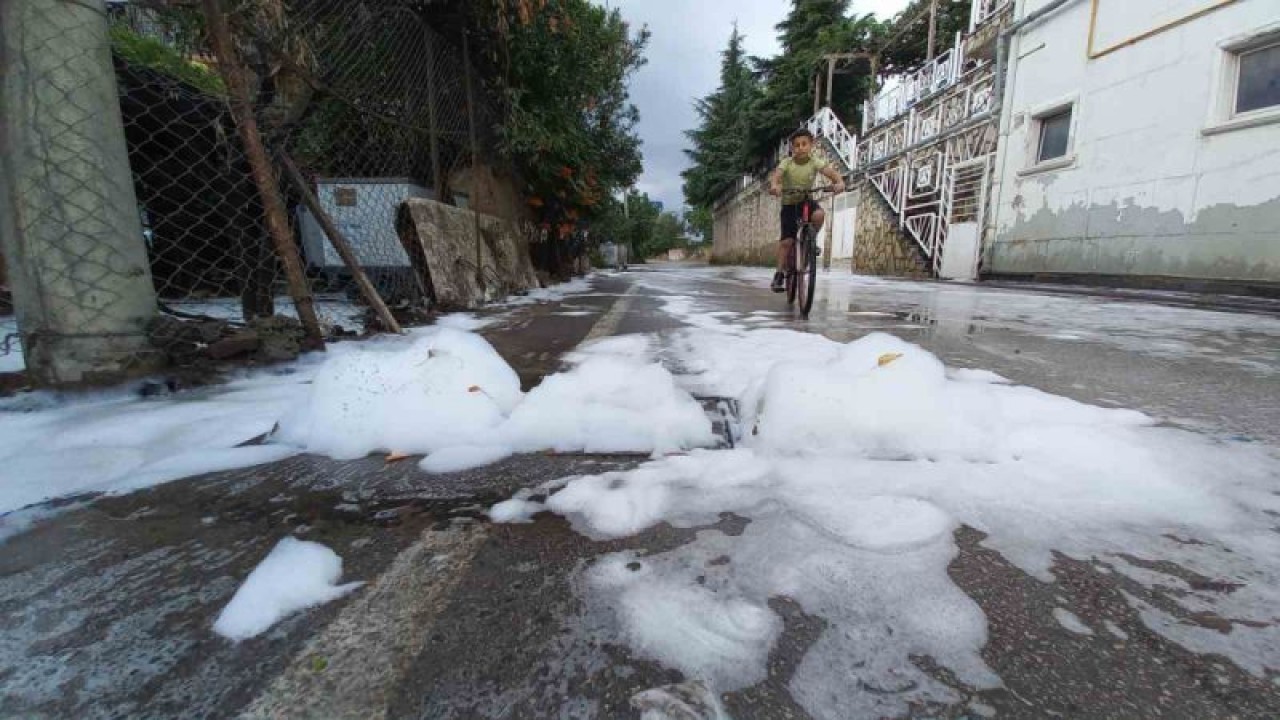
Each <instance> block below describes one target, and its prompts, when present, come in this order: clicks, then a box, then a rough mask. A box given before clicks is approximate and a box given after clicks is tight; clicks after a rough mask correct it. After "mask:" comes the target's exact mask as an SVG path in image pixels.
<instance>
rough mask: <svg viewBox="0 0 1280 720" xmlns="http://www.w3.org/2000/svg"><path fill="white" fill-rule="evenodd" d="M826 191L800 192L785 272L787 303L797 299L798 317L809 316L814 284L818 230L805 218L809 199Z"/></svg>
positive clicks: (808, 209)
mask: <svg viewBox="0 0 1280 720" xmlns="http://www.w3.org/2000/svg"><path fill="white" fill-rule="evenodd" d="M827 194H830V191H829V190H825V189H818V190H806V191H804V199H805V202H804V203H803V204H802V205H801V210H800V225H799V228H798V229H797V230H796V239H795V242H794V243H793V244H792V247H791V253H790V254H789V255H788V256H787V265H786V268H785V269H784V272H785V273H786V288H787V305H795V304H796V302H797V301H799V308H800V316H801V317H804V318H807V317H809V310H810V309H812V308H813V294H814V291H815V290H816V289H817V287H818V256H819V255H821V254H822V251H821V250H819V249H818V229H817V228H816V227H814V226H813V223H812V222H810V221H809V212H810V210H811V207H810V203H809V202H808V201H810V200H816V199H817V198H818V197H820V196H822V195H827Z"/></svg>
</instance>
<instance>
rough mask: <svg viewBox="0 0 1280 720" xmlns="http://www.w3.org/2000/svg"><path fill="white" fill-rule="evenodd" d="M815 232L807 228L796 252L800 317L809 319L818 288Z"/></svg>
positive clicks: (802, 234) (797, 243) (796, 277)
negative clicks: (814, 295)
mask: <svg viewBox="0 0 1280 720" xmlns="http://www.w3.org/2000/svg"><path fill="white" fill-rule="evenodd" d="M817 247H818V246H817V242H816V241H815V239H814V230H813V228H812V227H807V228H805V229H804V231H803V232H802V233H800V239H799V240H798V241H797V242H796V250H795V265H796V273H795V284H796V290H797V292H796V295H797V299H798V300H799V306H800V315H801V316H802V317H809V310H810V309H811V308H812V307H813V293H814V291H815V290H817V288H818V253H817Z"/></svg>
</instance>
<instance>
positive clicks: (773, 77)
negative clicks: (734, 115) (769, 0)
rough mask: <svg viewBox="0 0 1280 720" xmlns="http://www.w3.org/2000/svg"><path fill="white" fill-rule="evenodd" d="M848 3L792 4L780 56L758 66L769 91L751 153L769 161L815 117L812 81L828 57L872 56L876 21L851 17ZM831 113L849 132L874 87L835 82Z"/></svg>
mask: <svg viewBox="0 0 1280 720" xmlns="http://www.w3.org/2000/svg"><path fill="white" fill-rule="evenodd" d="M848 10H849V0H792V3H791V12H790V13H788V15H787V17H786V19H785V20H783V21H782V22H781V23H779V24H778V26H777V29H778V33H779V40H780V41H781V44H782V54H781V55H779V56H778V57H776V58H772V59H768V60H757V61H756V65H757V68H758V71H759V72H760V74H761V75H762V76H763V77H764V78H765V87H764V92H763V96H762V97H761V99H760V102H759V103H757V104H756V107H755V111H754V112H753V113H752V116H751V130H750V138H751V145H750V149H751V151H752V153H753V154H754V155H757V156H761V157H764V156H767V155H768V154H769V153H770V152H772V151H773V150H774V149H775V148H776V147H777V145H778V143H779V142H780V141H781V140H782V139H784V138H785V137H786V136H787V135H788V134H790V132H791V131H792V130H794V129H795V128H796V127H797V126H798V125H799V124H800V123H801V122H803V121H804V120H806V119H808V117H809V116H810V115H811V114H812V113H813V92H814V87H813V86H814V77H815V75H816V74H817V73H819V72H823V68H824V67H825V66H824V61H823V56H824V55H826V54H828V53H849V52H858V51H869V50H871V49H872V47H873V43H874V40H875V38H876V37H877V36H879V35H880V33H881V32H882V25H881V23H880V21H878V20H877V19H876V18H875V16H873V15H864V16H861V17H848V16H847V13H848ZM837 77H838V79H837V82H836V83H835V85H836V87H835V97H834V102H833V103H832V109H833V110H835V112H836V114H837V115H838V116H839V117H840V118H841V119H842V120H844V122H845V124H846V125H849V126H851V127H854V126H856V124H857V123H858V122H859V121H860V120H861V104H862V101H863V99H865V97H866V95H867V89H868V88H869V86H870V82H869V78H868V77H867V76H866V75H863V74H844V75H839V76H837Z"/></svg>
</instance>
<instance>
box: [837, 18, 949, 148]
mask: <svg viewBox="0 0 1280 720" xmlns="http://www.w3.org/2000/svg"><path fill="white" fill-rule="evenodd" d="M961 37H962V36H961V35H960V33H956V41H955V45H953V46H952V47H951V49H950V50H948V51H946V52H944V53H942V54H941V55H939V56H938V57H936V58H934V59H933V61H932V62H928V63H925V64H924V65H923V66H922V67H920V68H919V69H917V70H915V71H914V72H911V73H907V74H905V75H899V76H897V77H896V78H891V79H890V81H889V82H891V83H892V85H891V86H890V87H888V88H886V89H884V90H881V91H880V92H879V93H877V94H876V96H875V97H874V98H872V99H870V100H868V101H867V102H866V104H864V105H863V110H862V134H863V135H866V134H867V132H868V131H869V130H871V129H872V128H874V127H876V126H877V125H881V124H883V123H886V122H888V121H890V120H892V119H894V118H896V117H898V116H899V115H901V114H903V113H905V112H907V111H908V110H910V109H911V108H912V107H913V106H914V105H915V104H916V103H917V102H919V101H920V100H921V99H922V98H926V97H929V96H930V95H934V94H937V93H939V92H941V91H943V90H945V89H947V88H948V87H951V86H952V85H954V84H956V82H957V81H959V80H960V76H961V75H963V74H964V45H963V44H961Z"/></svg>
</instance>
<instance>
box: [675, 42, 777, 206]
mask: <svg viewBox="0 0 1280 720" xmlns="http://www.w3.org/2000/svg"><path fill="white" fill-rule="evenodd" d="M742 41H743V36H742V34H741V33H740V32H738V28H737V26H736V25H735V26H734V28H733V34H732V35H731V36H730V37H729V45H728V47H727V48H725V50H724V52H723V53H721V62H720V86H719V87H718V88H717V89H716V91H715V92H713V93H711V94H710V95H708V96H707V97H705V98H702V99H700V100H697V101H696V102H695V104H694V109H695V110H696V111H697V113H698V118H699V121H700V124H699V126H698V127H697V128H696V129H694V130H689V131H686V133H685V135H686V136H687V137H688V138H689V140H690V141H691V142H692V143H693V147H692V148H691V149H687V150H685V154H686V155H688V157H689V159H690V160H692V161H693V166H692V167H690V168H689V169H688V170H686V171H685V172H684V173H682V175H683V177H684V180H685V183H684V192H685V199H686V201H688V203H689V204H690V205H692V206H694V207H710V205H711V203H713V202H714V201H715V199H716V195H717V194H718V193H719V192H720V190H721V189H722V188H723V187H724V186H725V185H726V184H728V183H729V182H731V181H733V180H734V179H736V178H738V177H739V176H741V175H742V173H743V172H745V171H746V170H747V168H749V167H750V166H751V164H752V161H753V159H752V156H751V154H750V152H749V148H748V142H747V141H748V133H749V131H750V124H749V123H750V115H751V110H752V107H753V106H754V105H755V103H756V102H757V100H758V99H759V97H760V85H759V81H758V80H757V79H756V77H755V75H754V74H753V73H752V70H751V66H750V64H749V62H748V59H747V56H746V53H745V51H744V50H743V47H742Z"/></svg>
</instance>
